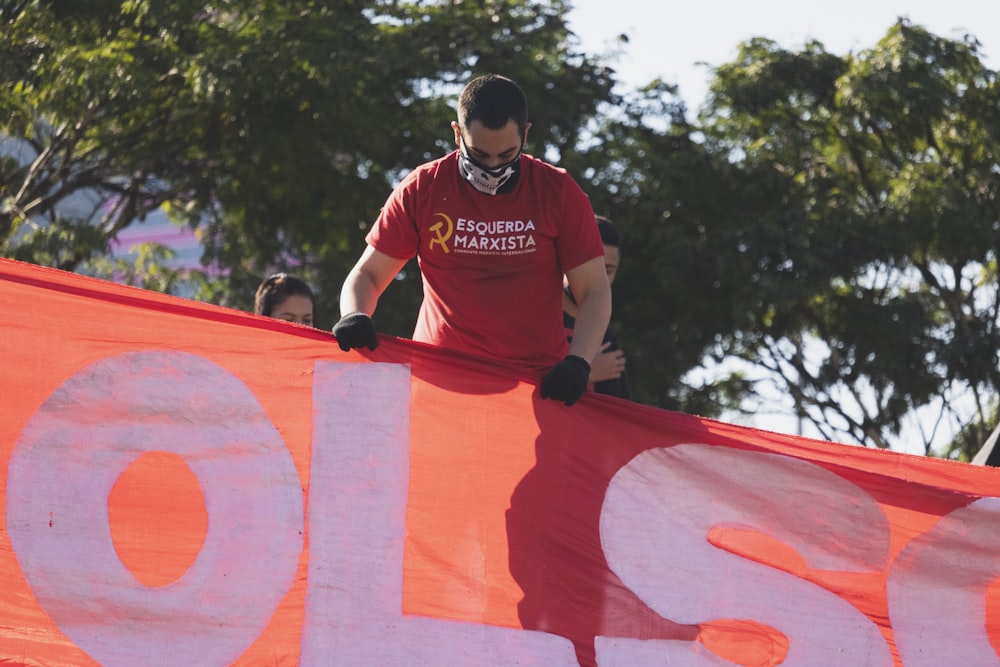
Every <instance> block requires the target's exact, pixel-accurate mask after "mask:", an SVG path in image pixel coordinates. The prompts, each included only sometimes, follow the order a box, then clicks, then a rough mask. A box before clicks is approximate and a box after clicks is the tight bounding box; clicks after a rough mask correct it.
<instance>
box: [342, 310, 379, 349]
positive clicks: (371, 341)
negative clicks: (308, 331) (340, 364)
mask: <svg viewBox="0 0 1000 667" xmlns="http://www.w3.org/2000/svg"><path fill="white" fill-rule="evenodd" d="M333 335H334V337H336V339H337V344H338V345H340V349H341V350H343V351H344V352H347V351H348V350H351V349H353V348H356V347H365V346H367V347H368V349H369V350H374V349H375V346H376V345H378V339H377V338H376V337H375V324H374V323H373V322H372V318H370V317H368V316H367V315H365V314H364V313H350V314H349V315H344V316H343V317H341V318H340V321H339V322H337V323H336V324H334V325H333Z"/></svg>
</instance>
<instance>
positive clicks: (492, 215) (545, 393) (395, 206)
mask: <svg viewBox="0 0 1000 667" xmlns="http://www.w3.org/2000/svg"><path fill="white" fill-rule="evenodd" d="M451 127H452V130H453V131H454V135H455V146H456V150H455V151H453V152H451V153H450V154H448V155H446V156H445V157H442V158H439V159H437V160H434V161H432V162H429V163H426V164H424V165H421V166H420V167H417V168H416V169H415V170H414V171H412V172H411V173H410V174H408V175H407V176H406V178H404V179H403V181H402V182H401V183H400V184H399V186H398V187H396V189H395V190H394V191H393V193H392V194H391V195H390V196H389V199H388V200H387V201H386V203H385V205H384V206H383V208H382V212H381V213H380V214H379V217H378V219H377V220H376V222H375V225H374V227H373V228H372V230H371V231H370V232H369V233H368V236H367V237H366V239H365V240H366V241H367V244H368V245H367V248H366V249H365V251H364V253H362V255H361V258H360V259H359V260H358V262H357V264H356V265H355V266H354V268H353V269H352V270H351V271H350V273H349V274H348V276H347V278H346V280H345V281H344V285H343V288H342V290H341V294H340V310H341V314H342V317H341V319H340V321H339V322H337V324H336V325H335V326H334V328H333V333H334V335H335V336H336V338H337V342H338V344H339V345H340V347H341V349H343V350H345V351H346V350H350V349H354V348H360V347H367V348H368V349H371V350H374V349H375V346H376V345H377V342H378V338H377V336H376V330H375V325H374V323H373V322H372V317H371V316H372V314H373V313H374V312H375V307H376V305H377V303H378V299H379V296H381V294H382V292H383V291H384V290H385V289H386V288H387V287H388V285H389V283H391V282H392V280H393V278H394V277H395V276H396V274H397V273H398V272H399V271H400V270H401V269H402V268H403V266H404V265H405V264H406V262H407V261H408V260H409V259H410V258H411V257H413V256H414V255H415V256H416V257H417V262H418V265H419V267H420V271H421V276H422V280H423V286H424V300H423V303H422V304H421V307H420V313H419V316H418V319H417V324H416V328H415V330H414V333H413V338H414V339H415V340H418V341H423V342H427V343H432V344H435V345H440V346H443V347H448V348H452V349H456V350H461V351H464V352H470V353H474V354H480V355H488V356H490V357H493V358H494V359H496V360H499V361H501V362H508V363H512V364H517V365H518V366H522V367H527V368H530V369H535V370H537V371H539V372H544V377H543V378H542V383H541V396H542V398H551V399H555V400H560V401H563V402H564V403H565V404H566V405H572V404H573V403H575V402H576V401H577V400H578V399H579V398H580V396H581V395H582V394H583V392H584V391H586V388H587V382H588V377H589V374H590V362H591V361H592V360H593V359H594V357H595V356H596V355H597V353H598V351H599V350H600V348H601V340H602V337H603V336H604V331H605V329H606V328H607V325H608V320H609V318H610V316H611V289H610V287H609V285H608V279H607V275H606V274H605V269H604V257H603V249H602V244H601V238H600V235H599V234H598V230H597V225H596V224H595V222H594V212H593V209H592V208H591V206H590V200H589V199H588V198H587V195H586V194H584V192H583V190H582V189H581V188H580V186H579V185H578V184H577V183H576V181H574V180H573V179H572V177H570V175H569V174H568V173H567V172H566V171H565V170H564V169H559V168H557V167H555V166H552V165H550V164H548V163H546V162H544V161H542V160H539V159H538V158H535V157H533V156H531V155H528V154H526V153H525V152H524V149H525V145H526V143H527V140H528V130H529V128H530V127H531V123H529V122H528V103H527V99H526V97H525V95H524V92H523V91H522V90H521V88H520V86H518V85H517V83H515V82H514V81H512V80H511V79H508V78H506V77H503V76H500V75H497V74H489V75H486V76H480V77H477V78H475V79H472V80H471V81H470V82H468V83H467V84H466V86H465V87H464V88H463V90H462V92H461V94H460V95H459V99H458V113H457V120H456V121H453V122H452V124H451ZM563 275H565V276H566V280H567V283H568V285H569V289H570V290H571V291H572V293H573V295H574V299H575V301H576V304H577V315H576V329H575V335H574V336H573V341H572V342H571V343H570V342H567V339H566V335H565V331H564V329H563V323H562V320H561V317H562V284H563Z"/></svg>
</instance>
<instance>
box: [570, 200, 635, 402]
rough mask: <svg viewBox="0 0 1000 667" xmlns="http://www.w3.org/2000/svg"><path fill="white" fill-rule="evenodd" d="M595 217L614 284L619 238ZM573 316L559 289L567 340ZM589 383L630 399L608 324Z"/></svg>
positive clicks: (572, 306)
mask: <svg viewBox="0 0 1000 667" xmlns="http://www.w3.org/2000/svg"><path fill="white" fill-rule="evenodd" d="M596 217H597V227H598V229H599V230H600V232H601V241H602V242H603V243H604V269H605V270H606V271H607V273H608V283H614V281H615V275H616V274H617V273H618V264H619V262H620V261H621V235H620V234H619V233H618V229H617V227H615V225H614V223H613V222H611V221H610V220H608V219H607V218H605V217H603V216H600V215H599V216H596ZM575 316H576V302H575V301H574V300H573V293H572V292H571V291H570V290H569V287H566V288H565V289H564V290H563V324H564V325H565V327H566V337H567V338H569V339H571V340H572V338H573V326H574V324H575V322H576V320H575ZM590 382H591V384H592V386H593V389H594V391H596V392H597V393H599V394H608V395H610V396H617V397H619V398H625V399H628V400H632V390H631V388H630V387H629V384H628V376H627V375H626V373H625V353H624V352H623V351H622V350H621V348H620V347H619V346H618V338H617V337H616V336H615V333H614V331H612V330H611V326H610V325H609V326H608V328H607V330H606V331H605V332H604V342H603V343H602V345H601V351H600V352H599V353H598V355H597V356H596V357H595V358H594V362H593V363H592V364H591V367H590Z"/></svg>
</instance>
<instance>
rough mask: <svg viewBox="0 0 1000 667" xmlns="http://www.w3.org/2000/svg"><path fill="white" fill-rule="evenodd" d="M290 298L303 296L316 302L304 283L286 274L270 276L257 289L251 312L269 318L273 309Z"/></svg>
mask: <svg viewBox="0 0 1000 667" xmlns="http://www.w3.org/2000/svg"><path fill="white" fill-rule="evenodd" d="M290 296H304V297H306V298H308V299H309V300H310V301H313V302H315V301H316V299H315V298H314V297H313V292H312V289H310V287H309V285H307V284H306V283H305V281H303V280H300V279H299V278H296V277H295V276H290V275H288V274H287V273H274V274H271V275H270V276H268V277H267V278H265V279H264V281H263V282H262V283H261V284H260V286H259V287H257V295H256V296H255V297H254V304H253V312H255V313H257V314H258V315H266V316H267V317H271V313H272V312H274V307H275V306H277V305H278V304H280V303H281V302H282V301H284V300H285V299H287V298H288V297H290Z"/></svg>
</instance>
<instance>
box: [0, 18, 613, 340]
mask: <svg viewBox="0 0 1000 667" xmlns="http://www.w3.org/2000/svg"><path fill="white" fill-rule="evenodd" d="M0 11H2V13H0V22H2V23H3V25H4V28H5V30H4V31H3V37H2V38H0V45H2V46H0V49H2V50H0V63H2V64H0V69H2V71H0V74H2V79H0V80H2V81H3V83H2V84H0V85H2V86H3V88H2V89H0V105H2V106H0V109H2V112H3V113H2V115H0V135H5V136H7V137H10V138H11V142H10V143H9V145H10V146H12V147H13V148H12V149H11V150H8V151H4V153H5V155H6V157H5V158H4V159H3V162H2V167H0V249H2V253H3V254H4V255H5V256H10V257H17V258H20V259H25V260H28V261H35V262H38V263H42V264H47V265H50V266H57V267H59V268H63V269H69V270H79V269H80V268H81V267H83V266H84V265H85V264H86V263H87V262H88V261H90V260H92V259H95V258H99V257H101V256H103V255H105V254H106V253H107V249H108V243H109V242H110V241H111V240H112V239H114V238H115V236H116V235H117V234H118V233H119V232H120V231H121V230H122V229H123V228H124V227H125V226H127V225H129V224H132V223H133V222H134V221H137V220H141V219H142V218H143V217H144V216H145V215H147V214H148V213H149V212H151V211H153V210H156V209H160V208H163V209H165V210H167V211H168V212H169V213H170V214H171V215H172V216H173V217H174V219H176V220H177V221H178V222H179V223H181V224H188V225H192V226H195V227H197V229H198V230H199V233H200V234H201V235H202V241H203V243H204V246H205V249H206V251H205V257H204V262H205V264H206V265H210V266H213V267H215V268H217V269H220V270H221V273H222V275H223V276H224V278H223V279H222V280H220V281H216V282H215V283H214V284H208V285H207V286H206V287H205V289H204V290H203V291H202V292H201V294H200V295H199V296H200V298H203V299H206V300H210V301H214V302H217V303H223V304H227V305H233V306H237V307H246V306H248V305H249V300H250V299H251V298H252V293H253V288H254V287H255V286H256V283H257V281H259V280H260V278H261V277H262V276H263V274H265V273H267V272H269V271H272V270H278V269H288V270H293V271H295V272H297V273H300V274H302V275H303V277H305V278H307V279H308V280H310V282H312V283H313V284H314V285H316V286H317V288H318V290H317V291H318V298H319V300H320V311H321V312H327V313H333V312H335V310H336V306H335V304H336V297H337V291H338V288H339V285H340V283H341V282H342V279H343V276H344V274H345V273H346V271H347V269H348V268H349V266H350V264H351V263H353V260H354V258H356V257H357V255H358V254H360V249H361V246H362V244H363V236H364V232H365V228H366V227H367V225H368V224H370V222H371V221H372V220H373V219H374V217H375V216H376V214H377V212H378V208H379V206H380V205H381V203H382V202H383V201H384V199H385V197H386V196H387V194H388V193H389V191H390V189H391V188H392V187H393V185H394V184H395V182H396V181H397V180H398V179H399V177H400V176H401V174H402V173H404V172H405V171H406V170H407V169H409V168H411V167H413V166H415V165H416V164H418V163H420V162H422V161H424V160H426V159H429V158H431V157H436V156H438V155H441V154H443V153H444V152H446V151H447V150H449V148H450V145H449V141H448V137H449V129H448V123H449V121H450V120H451V119H452V118H453V116H454V111H453V110H452V106H451V104H450V100H451V98H452V97H453V96H454V95H455V94H456V93H457V91H458V87H459V84H460V83H461V82H464V81H465V80H466V79H467V78H469V77H470V76H471V75H472V74H473V73H478V72H485V71H491V70H502V71H504V72H505V73H508V74H509V75H511V76H513V77H515V78H517V79H518V80H519V81H520V82H521V83H522V85H524V87H525V88H526V89H527V92H528V94H529V96H534V97H535V98H536V99H539V100H541V99H545V102H546V103H545V104H544V105H540V106H539V107H537V108H535V109H533V118H534V121H535V131H534V132H533V135H532V136H533V141H535V142H536V145H537V146H538V152H541V153H545V152H547V151H550V150H551V151H555V152H558V151H559V150H560V148H561V147H563V146H571V145H573V144H574V143H575V142H576V137H578V136H579V134H580V132H581V129H582V128H583V127H585V125H586V123H587V122H588V119H589V118H590V117H591V116H593V114H594V113H595V110H596V108H597V105H598V104H599V103H600V102H602V101H610V100H612V99H613V98H612V96H611V92H610V91H611V88H612V85H613V80H612V79H611V78H610V76H609V73H608V72H606V71H604V70H603V69H602V68H601V67H600V66H599V65H597V64H596V63H595V62H593V61H592V60H591V59H590V58H588V57H587V56H585V55H584V54H581V53H577V52H575V51H573V44H572V41H571V39H570V33H569V31H568V30H567V28H566V25H565V22H564V20H563V18H562V17H563V16H564V15H565V13H566V6H565V4H564V3H563V2H548V3H538V2H528V1H525V0H509V1H504V2H471V3H469V2H466V3H463V2H381V1H378V0H365V1H352V2H340V3H326V4H324V3H315V2H313V1H311V0H282V1H280V2H278V1H276V0H233V1H231V2H224V3H220V4H217V5H213V6H211V7H206V6H205V5H204V3H201V2H190V1H188V2H184V1H182V2H172V3H153V2H144V1H141V0H135V1H130V2H125V3H121V2H106V1H104V2H94V3H86V5H85V6H84V5H81V4H80V3H52V2H42V1H40V0H35V1H33V2H23V3H17V4H9V3H8V4H5V5H4V7H3V9H2V10H0ZM542 92H544V93H545V95H544V97H543V96H542V94H541V93H542ZM69 204H73V205H72V206H71V205H69ZM399 283H400V285H399V286H397V287H394V289H393V290H392V291H391V292H390V293H389V294H387V298H386V300H385V302H384V303H383V305H382V307H381V308H380V313H379V319H380V326H381V327H382V329H383V330H385V331H388V332H391V333H399V334H408V333H409V331H410V329H411V327H412V322H413V320H414V312H415V306H416V303H418V302H419V296H420V292H419V282H418V281H417V280H416V272H415V271H414V270H408V271H407V272H406V273H405V274H404V275H403V276H401V280H400V281H399Z"/></svg>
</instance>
